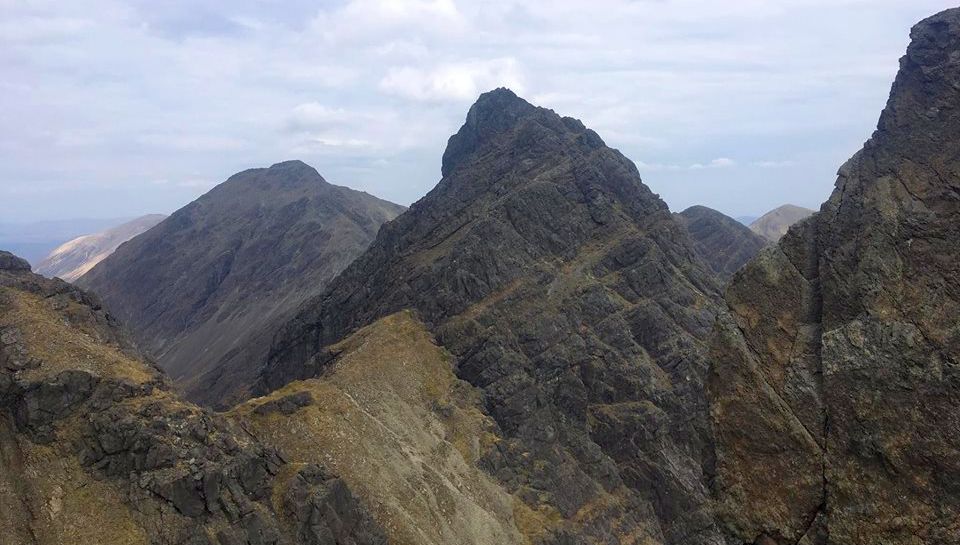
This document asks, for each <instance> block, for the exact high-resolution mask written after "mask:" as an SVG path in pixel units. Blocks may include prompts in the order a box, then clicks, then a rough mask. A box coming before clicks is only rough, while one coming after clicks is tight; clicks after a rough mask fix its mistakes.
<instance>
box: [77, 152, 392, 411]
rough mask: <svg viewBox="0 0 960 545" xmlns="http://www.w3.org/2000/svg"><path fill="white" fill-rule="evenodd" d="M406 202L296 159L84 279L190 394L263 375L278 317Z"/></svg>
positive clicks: (148, 237)
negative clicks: (352, 185) (344, 183)
mask: <svg viewBox="0 0 960 545" xmlns="http://www.w3.org/2000/svg"><path fill="white" fill-rule="evenodd" d="M401 210H403V208H402V207H401V206H398V205H395V204H392V203H389V202H386V201H382V200H380V199H377V198H375V197H372V196H370V195H368V194H366V193H361V192H359V191H354V190H351V189H347V188H345V187H339V186H335V185H331V184H328V183H327V182H326V181H325V180H324V179H323V178H322V177H321V176H320V175H319V174H318V173H317V171H316V170H314V169H313V168H311V167H309V166H307V165H306V164H304V163H302V162H300V161H288V162H285V163H280V164H277V165H274V166H272V167H270V168H268V169H252V170H247V171H244V172H241V173H239V174H236V175H234V176H232V177H230V179H229V180H227V181H226V182H224V183H222V184H220V185H219V186H217V187H216V188H214V189H213V190H211V191H210V192H209V193H207V194H206V195H203V196H202V197H200V198H199V199H197V200H196V201H194V202H193V203H190V204H189V205H187V206H186V207H184V208H182V209H180V210H178V211H177V212H175V213H174V214H173V215H171V216H170V217H169V218H168V219H167V220H165V221H163V222H162V223H160V224H159V225H157V226H156V227H154V228H153V229H151V230H150V231H148V232H146V233H144V234H143V235H142V236H139V237H137V238H136V239H134V240H132V241H130V242H129V243H127V244H124V245H123V246H121V247H120V248H119V249H118V250H117V251H116V252H115V253H114V254H113V255H111V256H110V257H108V258H107V259H105V260H104V261H103V262H102V263H100V264H99V265H98V266H96V267H95V268H94V269H93V270H91V271H90V272H89V273H87V274H86V275H84V276H83V277H82V278H80V279H79V280H78V284H80V285H81V286H84V287H85V288H89V289H91V290H93V291H95V292H96V293H98V294H99V295H100V296H101V297H102V298H103V300H104V302H105V303H106V304H107V306H108V307H109V308H110V309H111V311H112V312H115V313H116V314H117V316H118V317H120V319H121V320H122V321H123V322H124V324H125V325H127V326H128V327H130V328H131V330H132V332H133V334H134V336H135V338H136V339H137V341H138V342H139V343H140V344H141V345H142V346H143V347H144V348H145V349H146V350H147V352H148V353H149V354H150V355H151V356H153V357H154V358H155V359H156V360H157V362H158V363H159V364H160V366H161V367H163V369H164V370H166V371H167V372H168V373H169V374H170V375H171V376H172V377H173V378H174V379H175V380H176V381H178V382H179V383H180V384H181V386H182V387H183V388H184V389H186V391H187V394H188V396H189V397H190V398H191V399H195V400H198V401H200V402H204V403H208V404H215V405H218V406H222V405H225V404H229V402H230V400H231V399H234V398H236V397H237V396H238V395H241V394H240V393H242V392H244V391H245V390H246V388H247V387H249V385H250V384H251V383H252V382H253V381H254V380H255V379H256V376H257V373H258V372H259V366H260V365H261V364H262V362H263V361H264V359H265V357H266V351H267V349H268V347H269V342H270V337H271V336H272V334H273V328H274V325H275V324H277V323H281V322H282V321H283V320H285V319H286V317H287V316H288V314H289V313H291V312H292V311H293V310H294V309H295V308H296V307H297V306H298V305H299V303H300V302H302V301H303V300H305V299H307V298H309V297H310V296H311V295H314V294H316V293H319V291H320V290H321V289H322V288H323V287H324V286H325V285H326V283H327V282H328V281H329V280H330V279H331V278H333V277H334V276H335V275H336V274H337V273H339V272H340V271H341V270H342V269H343V268H344V267H346V266H347V264H348V263H350V262H351V261H352V260H353V259H354V258H355V257H356V256H358V255H359V254H360V253H361V252H362V251H363V250H364V249H365V248H366V247H367V245H368V244H369V243H370V241H371V240H373V237H374V236H375V235H376V233H377V230H378V229H379V228H380V225H381V224H383V223H384V222H386V221H388V220H390V219H392V218H393V217H394V216H395V215H396V214H398V213H400V211H401Z"/></svg>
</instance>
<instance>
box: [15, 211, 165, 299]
mask: <svg viewBox="0 0 960 545" xmlns="http://www.w3.org/2000/svg"><path fill="white" fill-rule="evenodd" d="M164 218H166V216H164V215H162V214H151V215H147V216H141V217H139V218H137V219H134V220H132V221H129V222H126V223H123V224H121V225H118V226H116V227H111V228H109V229H107V230H105V231H101V232H99V233H94V234H91V235H83V236H80V237H77V238H75V239H73V240H70V241H68V242H65V243H63V244H61V245H60V246H58V247H57V248H56V249H54V250H53V251H52V252H50V254H49V255H47V257H45V258H44V259H43V260H42V261H40V262H39V263H38V264H37V265H36V266H35V267H34V269H35V270H36V272H37V273H38V274H42V275H44V276H47V277H50V278H53V277H59V278H62V279H64V280H66V281H67V282H72V281H74V280H76V279H77V278H80V277H81V276H83V275H84V274H85V273H86V272H87V271H89V270H90V269H92V268H93V267H94V265H96V264H97V263H100V262H101V261H103V260H104V259H105V258H106V257H107V256H109V255H110V254H112V253H113V252H114V251H115V250H116V249H117V247H119V246H120V245H121V244H123V243H124V242H126V241H128V240H130V239H131V238H133V237H135V236H137V235H139V234H140V233H142V232H144V231H146V230H147V229H150V228H151V227H153V226H154V225H156V224H158V223H160V222H161V221H163V220H164Z"/></svg>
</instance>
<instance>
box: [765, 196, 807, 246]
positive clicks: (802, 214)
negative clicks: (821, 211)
mask: <svg viewBox="0 0 960 545" xmlns="http://www.w3.org/2000/svg"><path fill="white" fill-rule="evenodd" d="M810 214H813V210H810V209H809V208H803V207H802V206H796V205H793V204H785V205H783V206H778V207H777V208H774V209H773V210H771V211H769V212H767V213H766V214H764V215H762V216H760V217H759V218H758V219H756V220H755V221H754V222H753V223H751V224H750V229H751V230H752V231H753V232H754V233H756V234H758V235H760V236H762V237H763V238H765V239H767V240H769V241H770V242H777V241H778V240H780V237H782V236H783V235H784V234H786V232H787V229H789V228H790V226H791V225H793V224H794V223H797V222H798V221H800V220H802V219H803V218H806V217H808V216H809V215H810Z"/></svg>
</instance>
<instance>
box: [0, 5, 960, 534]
mask: <svg viewBox="0 0 960 545" xmlns="http://www.w3.org/2000/svg"><path fill="white" fill-rule="evenodd" d="M958 59H960V8H957V9H951V10H947V11H944V12H942V13H940V14H937V15H935V16H933V17H931V18H928V19H926V20H924V21H921V22H920V23H918V24H917V25H916V26H915V27H914V28H913V30H912V32H911V44H910V46H909V48H908V50H907V53H906V56H904V57H903V58H902V59H901V61H900V71H899V73H898V75H897V78H896V80H895V82H894V84H893V88H892V91H891V93H890V98H889V100H888V103H887V105H886V107H885V109H884V110H883V113H882V114H881V117H880V121H879V124H878V127H877V130H876V132H875V133H874V134H873V136H872V137H871V138H870V139H869V140H868V141H867V142H866V144H865V145H864V147H863V149H862V150H861V151H860V152H858V153H857V154H856V155H855V156H854V157H853V158H852V159H850V160H849V161H848V162H847V163H846V164H845V165H843V166H842V167H841V169H840V171H839V177H838V179H837V183H836V189H835V191H834V192H833V194H832V195H831V197H830V198H829V200H828V201H827V202H826V203H825V204H824V205H823V206H822V207H821V209H820V211H819V212H817V213H814V214H813V215H812V216H810V217H808V218H806V219H803V220H801V221H799V222H798V223H796V224H794V225H793V226H792V227H790V228H789V230H787V232H786V234H785V235H784V236H783V237H782V238H780V239H779V241H778V242H768V241H764V240H761V239H760V237H759V236H757V235H755V234H753V233H751V232H750V231H749V229H747V228H746V227H744V226H742V225H738V224H737V223H736V222H735V221H734V220H731V219H730V218H727V217H725V216H723V215H722V214H719V213H718V212H715V211H712V210H710V209H707V208H704V207H694V208H691V209H688V210H685V211H683V212H681V213H679V214H672V213H671V212H670V211H669V210H668V208H667V206H666V205H665V204H664V203H663V201H662V200H661V199H660V198H659V197H658V196H657V195H655V194H654V193H652V192H651V191H650V190H649V189H648V188H647V186H645V185H644V184H643V182H642V181H641V179H640V176H639V174H638V172H637V170H636V168H635V167H634V165H633V163H631V162H630V161H629V160H627V159H626V158H625V157H624V156H623V155H621V154H620V153H619V152H617V151H616V150H614V149H611V148H609V147H608V146H606V145H605V143H604V142H603V140H602V139H601V138H600V137H599V136H598V135H597V134H596V133H594V132H593V131H591V130H590V129H588V128H586V127H584V125H583V124H582V123H580V122H579V121H577V120H575V119H572V118H567V117H561V116H559V115H557V114H556V113H554V112H553V111H551V110H547V109H544V108H538V107H536V106H533V105H531V104H529V103H528V102H526V101H524V100H523V99H521V98H519V97H517V96H516V95H515V94H514V93H513V92H511V91H509V90H506V89H497V90H495V91H491V92H488V93H484V94H483V95H481V96H480V98H479V99H478V100H477V102H476V103H475V104H474V105H473V106H472V107H471V108H470V110H469V112H468V114H467V117H466V121H465V123H464V124H463V126H462V127H461V128H460V130H459V131H458V132H457V133H456V134H455V135H453V136H452V137H451V138H450V140H449V142H448V145H447V149H446V152H445V153H444V155H443V159H442V178H441V180H440V181H439V183H438V184H437V186H436V187H435V188H434V189H433V190H432V191H430V192H429V193H428V194H427V195H426V196H425V197H423V198H422V199H421V200H420V201H418V202H416V203H415V204H413V205H412V206H411V207H410V208H409V209H407V210H406V211H402V210H401V209H400V207H397V206H396V205H390V204H389V203H384V202H383V201H379V200H376V199H374V198H373V197H370V196H369V195H365V194H361V193H357V192H353V191H350V190H346V189H344V188H338V187H336V186H330V185H329V184H326V182H323V180H322V178H320V176H319V174H317V173H316V171H314V170H313V169H311V168H309V167H307V166H306V165H304V164H302V163H299V162H288V163H281V164H279V165H274V166H273V167H271V168H269V169H257V170H253V171H247V172H243V173H240V174H238V175H236V176H234V177H232V178H231V179H230V180H228V181H227V182H226V183H224V184H222V185H221V186H219V187H217V188H216V189H214V190H213V191H211V192H210V193H209V194H207V195H205V196H204V197H201V198H200V199H198V200H197V201H196V202H194V203H192V204H191V205H189V206H187V207H186V208H184V209H182V210H180V211H178V212H177V213H175V214H173V215H172V216H171V217H170V218H168V219H167V220H165V221H163V222H161V223H160V224H159V225H157V226H156V227H154V228H153V229H151V230H150V231H148V232H146V233H144V234H142V235H140V236H138V237H136V238H134V239H133V240H131V241H130V242H128V243H126V244H124V245H122V246H121V247H120V248H119V249H118V250H117V251H116V252H115V253H114V254H113V255H112V256H110V257H109V258H107V259H106V260H104V261H103V262H101V263H100V265H98V266H97V267H95V268H94V269H93V270H92V271H91V272H90V273H88V274H87V275H86V276H85V277H84V278H83V279H81V283H82V284H84V285H88V286H92V287H94V288H95V289H96V290H99V291H102V292H103V293H102V295H103V296H104V298H105V304H104V305H101V303H100V302H99V300H98V299H97V297H96V296H94V295H92V294H90V293H87V292H84V291H82V290H80V289H79V288H77V287H74V286H71V285H69V284H66V283H64V282H62V281H60V280H56V279H54V280H49V279H45V278H42V277H40V276H38V275H34V274H32V273H31V272H30V267H29V265H28V264H27V263H26V262H24V261H23V260H20V259H17V258H15V257H14V256H12V255H10V254H7V253H4V252H0V504H2V505H3V506H4V509H0V545H23V544H27V545H53V544H61V543H65V544H71V545H72V544H77V545H79V544H86V543H120V544H128V543H129V544H151V545H154V544H155V545H247V544H249V545H254V544H256V545H259V544H267V545H301V544H309V545H385V544H388V543H389V544H390V545H460V544H463V543H472V544H477V545H503V544H510V545H617V544H644V545H876V544H884V545H958V544H960V487H958V485H957V475H960V324H958V322H957V320H956V317H957V316H960V246H958V244H957V241H958V240H960V92H958V89H960V60H958ZM394 216H395V217H394ZM391 218H393V219H392V220H391ZM340 237H345V238H340ZM725 279H729V281H725ZM105 308H109V309H110V310H111V311H112V312H115V313H116V315H117V316H118V317H119V318H120V319H122V320H124V321H126V322H127V324H128V325H129V327H130V329H131V332H132V333H133V335H134V337H135V338H136V339H137V340H139V341H140V344H141V345H142V346H141V348H142V349H143V350H144V351H145V352H147V353H148V354H152V355H155V356H157V359H158V360H159V362H160V365H161V366H164V367H165V368H167V369H169V370H171V372H172V373H173V375H174V378H176V379H178V380H179V383H180V385H181V387H182V388H184V389H186V392H187V395H188V396H190V397H192V398H195V399H201V400H202V401H205V402H206V403H207V404H208V405H220V406H222V407H226V406H228V405H229V410H226V411H224V412H213V411H212V410H210V409H203V408H200V407H198V406H196V405H193V404H192V403H190V402H188V401H184V400H183V399H182V398H181V397H180V395H179V394H178V393H176V392H175V391H174V390H173V389H172V388H171V386H170V384H169V382H168V380H167V379H166V378H165V377H164V375H163V373H162V372H161V371H160V370H159V369H157V368H155V367H153V366H151V365H150V364H149V363H146V362H145V359H144V358H143V357H142V356H141V353H140V350H139V349H138V348H137V346H136V345H135V344H134V343H133V342H131V341H130V340H128V338H127V336H126V334H125V333H124V332H123V331H122V330H121V329H120V328H119V325H118V322H117V318H115V317H114V315H113V314H111V313H110V312H107V310H105ZM174 356H176V357H174ZM254 396H260V397H254ZM7 506H10V507H9V508H8V507H7Z"/></svg>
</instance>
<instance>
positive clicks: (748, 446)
mask: <svg viewBox="0 0 960 545" xmlns="http://www.w3.org/2000/svg"><path fill="white" fill-rule="evenodd" d="M911 37H912V42H911V44H910V46H909V48H908V50H907V54H906V56H904V57H903V58H902V59H901V61H900V72H899V74H898V75H897V78H896V81H895V82H894V84H893V89H892V91H891V94H890V99H889V101H888V103H887V106H886V108H885V109H884V111H883V113H882V114H881V116H880V122H879V124H878V127H877V130H876V132H875V133H874V134H873V137H872V138H871V139H870V140H869V141H868V142H867V143H866V145H865V146H864V148H863V149H862V150H861V151H860V152H858V153H857V154H856V155H855V156H854V157H853V158H852V159H850V160H849V161H848V162H847V163H846V164H845V165H843V167H842V168H841V169H840V172H839V178H838V180H837V185H836V190H835V191H834V193H833V195H832V196H831V197H830V200H828V201H827V202H826V203H825V204H824V206H823V207H822V209H821V211H820V212H819V213H818V214H816V215H814V216H813V217H811V218H809V219H807V220H805V221H803V222H801V223H799V224H798V225H796V226H794V227H793V228H791V230H790V231H789V233H788V234H787V235H786V236H785V237H784V238H783V239H782V240H781V241H780V243H779V245H778V246H776V247H773V248H770V249H768V250H766V251H764V252H763V253H762V254H761V255H760V257H758V258H757V259H755V260H754V261H752V262H751V263H750V264H748V265H747V266H746V267H745V268H744V269H743V270H741V271H740V272H739V273H737V274H736V275H735V276H734V278H733V281H732V283H731V285H730V287H729V288H728V290H727V292H726V299H727V304H728V305H729V308H730V309H731V311H732V316H731V318H730V319H721V320H720V321H719V324H718V328H717V334H716V336H715V338H714V341H713V345H712V354H711V355H712V360H713V368H712V373H711V375H710V379H709V381H708V385H709V396H710V400H711V415H712V420H713V427H714V430H715V435H716V439H717V444H718V447H717V480H716V484H717V489H718V494H719V500H720V507H721V515H722V517H723V519H724V521H725V524H726V525H727V526H728V527H730V528H732V529H733V532H734V534H735V536H736V537H737V538H738V539H739V540H740V541H743V542H747V543H753V542H757V543H782V544H786V543H810V544H816V543H837V544H840V543H844V544H848V543H862V544H868V543H897V544H899V543H904V544H906V543H911V544H914V543H923V544H935V543H937V544H939V543H957V542H958V541H960V522H958V521H960V488H958V486H957V481H956V479H955V476H956V475H957V474H958V471H960V434H958V430H960V367H958V363H960V323H958V321H957V319H956V318H957V316H960V246H958V243H957V241H958V240H960V91H958V89H960V10H958V9H952V10H948V11H945V12H943V13H940V14H938V15H936V16H933V17H931V18H929V19H926V20H924V21H922V22H920V23H919V24H917V25H916V26H915V27H914V28H913V31H912V33H911Z"/></svg>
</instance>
